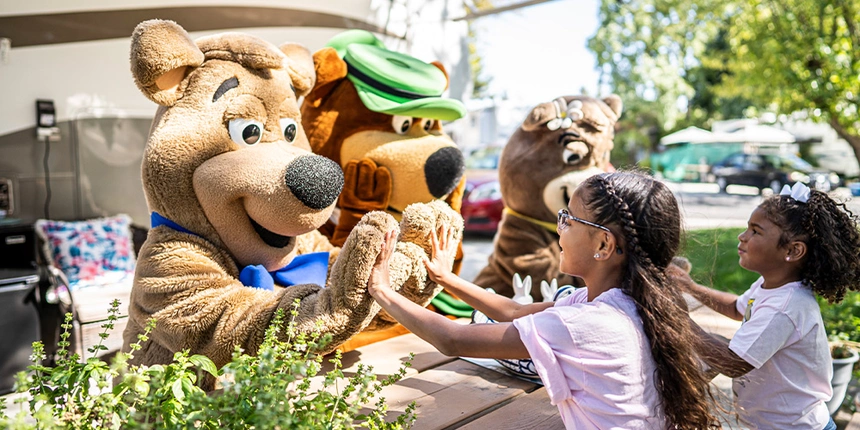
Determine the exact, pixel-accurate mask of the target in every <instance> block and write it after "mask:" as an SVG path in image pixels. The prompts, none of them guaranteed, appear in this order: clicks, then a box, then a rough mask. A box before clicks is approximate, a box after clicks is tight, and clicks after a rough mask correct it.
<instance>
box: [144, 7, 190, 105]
mask: <svg viewBox="0 0 860 430" xmlns="http://www.w3.org/2000/svg"><path fill="white" fill-rule="evenodd" d="M203 58H204V57H203V52H202V51H201V50H200V48H198V47H197V45H196V44H195V43H194V41H192V40H191V38H190V37H189V36H188V33H187V32H186V31H185V29H183V28H182V27H180V26H179V25H178V24H176V23H175V22H173V21H163V20H149V21H144V22H142V23H140V24H138V25H137V27H135V29H134V33H133V34H132V36H131V73H132V75H134V82H135V83H136V84H137V87H138V88H140V91H141V92H142V93H143V95H145V96H146V97H147V98H149V99H150V100H152V101H153V102H155V103H157V104H159V105H162V106H172V105H173V104H174V103H176V101H177V100H179V97H180V96H181V95H182V91H183V90H184V85H183V82H184V81H185V78H186V77H187V76H188V74H189V72H190V71H191V70H193V69H194V68H196V67H198V66H200V65H201V64H203Z"/></svg>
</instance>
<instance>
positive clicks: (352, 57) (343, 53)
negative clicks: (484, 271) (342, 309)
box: [302, 30, 466, 257]
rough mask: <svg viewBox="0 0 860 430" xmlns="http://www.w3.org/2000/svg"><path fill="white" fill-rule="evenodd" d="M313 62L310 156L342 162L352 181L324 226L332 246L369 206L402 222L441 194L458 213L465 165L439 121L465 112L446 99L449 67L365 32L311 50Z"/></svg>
mask: <svg viewBox="0 0 860 430" xmlns="http://www.w3.org/2000/svg"><path fill="white" fill-rule="evenodd" d="M314 67H315V71H316V85H315V86H314V88H313V89H312V90H311V92H310V94H309V95H308V96H307V97H306V98H305V101H304V103H303V104H302V125H303V126H304V128H305V130H307V132H308V140H309V141H310V145H311V149H312V150H313V152H314V153H316V154H320V155H323V156H325V157H327V158H329V159H331V160H333V161H335V162H336V163H338V164H340V165H341V167H342V168H343V171H344V177H345V178H344V181H345V185H344V189H343V192H342V193H341V196H340V199H339V200H338V202H337V205H336V206H337V208H336V210H335V215H334V216H333V217H332V219H331V220H330V221H329V223H328V224H327V225H326V226H325V227H324V228H323V229H322V230H321V231H322V232H323V233H325V234H326V236H328V237H329V238H331V241H332V243H334V244H335V245H339V244H341V243H343V240H344V239H345V238H346V237H347V235H348V234H349V232H350V231H352V229H353V227H354V226H355V225H356V223H357V222H358V220H360V219H361V217H362V215H364V214H365V213H368V212H370V211H375V210H378V211H385V212H388V213H389V214H391V215H392V216H394V217H395V218H397V219H399V218H400V216H401V214H402V212H403V210H404V209H405V208H406V207H407V206H409V205H410V204H412V203H429V202H432V201H440V200H441V201H444V202H445V203H447V204H448V206H450V207H451V208H453V209H454V210H455V211H457V212H459V210H460V206H461V203H462V199H463V190H464V188H465V178H464V177H463V173H464V171H465V163H464V160H463V155H462V153H461V152H460V150H459V149H458V148H457V146H456V145H455V144H454V142H453V141H452V140H451V138H450V137H448V136H447V135H446V134H445V133H444V132H443V131H442V125H441V123H440V121H443V120H444V121H452V120H455V119H458V118H461V117H462V116H463V115H465V113H466V109H465V107H464V106H463V104H462V103H461V102H459V101H458V100H453V99H448V98H443V97H441V95H442V92H443V91H444V90H445V89H446V88H447V85H448V77H447V75H446V74H445V71H444V67H442V65H441V64H438V63H433V64H428V63H425V62H423V61H421V60H418V59H416V58H414V57H411V56H408V55H405V54H401V53H398V52H394V51H389V50H388V49H386V48H385V46H384V45H383V44H382V42H381V41H380V40H379V39H377V38H376V37H375V36H373V35H372V34H371V33H369V32H366V31H363V30H349V31H346V32H343V33H341V34H339V35H337V36H335V37H334V38H332V39H331V40H330V41H329V43H328V44H327V46H326V47H325V48H323V49H321V50H319V51H317V52H316V53H315V54H314ZM459 257H462V255H460V256H459Z"/></svg>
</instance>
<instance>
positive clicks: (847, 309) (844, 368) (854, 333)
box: [819, 291, 860, 415]
mask: <svg viewBox="0 0 860 430" xmlns="http://www.w3.org/2000/svg"><path fill="white" fill-rule="evenodd" d="M819 303H820V305H821V317H822V319H823V320H824V329H825V330H826V331H827V334H828V336H829V337H830V340H831V342H830V356H831V357H832V358H833V378H832V379H831V382H830V385H831V386H832V388H833V397H832V398H831V399H830V401H829V402H827V409H828V410H829V411H830V414H831V415H833V414H835V413H836V411H838V410H839V407H840V406H842V402H843V401H844V400H845V395H846V392H847V388H848V386H849V384H850V382H851V379H852V377H854V376H855V374H854V367H855V364H856V363H857V362H858V360H860V355H858V352H857V351H858V346H860V293H858V292H855V291H851V292H849V293H848V294H846V295H845V298H844V299H843V300H842V301H841V302H840V303H837V304H832V305H831V304H829V303H827V301H825V300H823V299H821V298H819Z"/></svg>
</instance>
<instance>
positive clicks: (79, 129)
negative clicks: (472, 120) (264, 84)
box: [0, 0, 470, 227]
mask: <svg viewBox="0 0 860 430" xmlns="http://www.w3.org/2000/svg"><path fill="white" fill-rule="evenodd" d="M463 13H464V10H463V6H462V2H460V1H454V0H432V1H412V0H409V1H405V2H392V1H389V0H316V1H313V2H309V1H306V0H256V1H253V2H247V1H242V2H239V1H212V0H185V1H182V2H181V3H178V2H169V1H150V0H147V1H143V0H11V1H6V2H2V3H0V94H2V96H0V97H2V102H0V194H2V193H3V192H4V191H3V190H4V189H7V190H8V189H11V199H8V200H9V201H8V202H6V203H3V202H4V200H3V199H4V197H3V196H2V195H0V210H2V209H4V205H5V208H6V209H8V213H7V216H8V217H15V218H20V219H23V220H34V219H37V218H52V219H65V220H68V219H84V218H92V217H98V216H107V215H114V214H117V213H127V214H129V215H130V216H131V217H132V219H133V221H134V223H135V224H136V225H139V226H141V227H148V226H149V213H148V210H147V208H146V202H145V199H144V195H143V191H142V187H141V184H140V161H141V155H142V152H143V147H144V145H145V141H146V136H147V133H148V131H149V126H150V122H151V119H152V116H153V114H154V113H155V109H156V106H155V105H154V104H153V103H152V102H151V101H149V100H148V99H146V98H145V97H144V96H143V95H141V94H140V92H139V91H138V89H137V87H136V86H135V84H134V82H133V80H132V76H131V73H130V69H129V60H128V55H129V40H130V35H131V32H132V30H133V29H134V27H135V25H137V23H139V22H141V21H144V20H146V19H152V18H161V19H171V20H174V21H176V22H177V23H179V24H180V25H182V26H183V27H184V28H185V29H186V30H188V31H189V32H190V33H191V35H192V37H199V36H203V35H207V34H212V33H217V32H222V31H242V32H246V33H250V34H254V35H256V36H259V37H262V38H263V39H266V40H268V41H270V42H272V43H275V44H280V43H283V42H286V41H292V42H298V43H302V44H304V45H305V46H307V47H308V48H309V49H310V50H311V51H315V50H317V49H319V48H321V47H322V46H323V45H324V44H325V43H326V41H327V40H328V39H329V38H331V37H332V36H334V35H335V34H337V33H339V32H340V31H343V30H345V29H350V28H361V29H366V30H369V31H373V32H375V33H376V34H377V35H379V36H380V37H381V38H382V39H383V40H384V41H385V42H386V44H387V45H388V46H389V48H392V49H396V50H399V51H402V52H407V53H410V54H412V55H415V56H416V57H418V58H421V59H424V60H425V61H433V60H439V61H441V62H442V63H443V64H444V65H445V66H446V68H447V69H448V71H449V75H450V77H451V85H450V87H449V95H450V96H451V97H454V98H457V99H461V100H462V99H463V98H464V97H465V95H466V94H468V92H469V91H470V90H469V88H468V87H469V85H470V76H469V66H468V54H467V49H466V43H465V37H466V34H467V28H466V25H467V24H466V23H465V21H454V20H453V18H455V17H457V16H461V15H463ZM37 100H48V101H51V102H53V106H54V109H55V119H56V127H57V128H56V130H57V132H56V133H53V134H52V135H51V136H47V134H51V133H46V135H43V136H41V137H40V136H37V131H36V130H37V127H36V126H37V124H36V121H37V113H36V111H37V108H36V106H37V104H36V101H37ZM43 118H44V117H43ZM7 193H8V191H7Z"/></svg>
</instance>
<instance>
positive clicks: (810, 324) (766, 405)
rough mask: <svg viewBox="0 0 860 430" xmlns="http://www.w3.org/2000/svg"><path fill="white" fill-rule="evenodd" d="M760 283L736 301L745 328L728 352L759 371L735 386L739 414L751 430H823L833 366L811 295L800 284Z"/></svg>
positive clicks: (808, 290) (737, 335)
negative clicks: (768, 286) (770, 286)
mask: <svg viewBox="0 0 860 430" xmlns="http://www.w3.org/2000/svg"><path fill="white" fill-rule="evenodd" d="M763 283H764V279H762V278H759V280H758V281H756V282H755V283H753V284H752V286H751V287H750V289H749V290H747V291H746V292H745V293H744V294H743V295H741V296H740V297H738V301H737V303H736V306H737V309H738V312H740V313H741V315H744V322H743V324H742V325H741V328H739V329H738V331H737V333H735V335H734V337H732V341H731V342H730V343H729V349H731V350H732V351H734V352H735V354H737V355H738V357H740V358H742V359H744V360H745V361H746V362H747V363H749V364H751V365H752V366H753V367H755V369H753V370H752V371H750V372H749V373H747V374H746V375H744V376H741V377H739V378H735V379H734V380H733V381H732V389H733V391H734V394H735V408H736V410H737V412H738V415H739V416H740V418H741V420H742V421H743V422H744V423H746V424H748V425H750V426H751V427H753V428H767V429H775V428H789V427H790V428H809V429H816V430H820V429H822V428H824V426H825V425H826V424H827V423H828V421H829V419H830V414H829V413H828V411H827V405H825V403H824V402H826V401H828V400H830V397H831V395H832V392H831V388H830V378H831V377H832V376H833V364H832V362H831V359H830V348H829V347H828V345H827V335H826V333H825V332H824V322H823V321H822V320H821V310H820V309H819V307H818V302H816V301H815V295H814V294H813V293H812V291H811V290H810V289H809V288H807V287H805V286H803V284H801V283H800V282H791V283H788V284H785V285H783V286H781V287H779V288H774V289H764V288H761V286H762V284H763Z"/></svg>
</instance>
